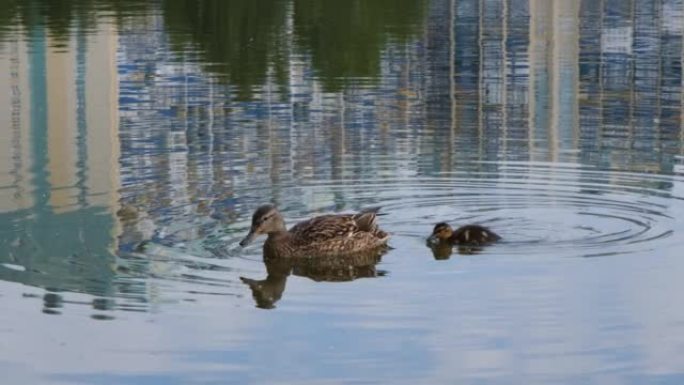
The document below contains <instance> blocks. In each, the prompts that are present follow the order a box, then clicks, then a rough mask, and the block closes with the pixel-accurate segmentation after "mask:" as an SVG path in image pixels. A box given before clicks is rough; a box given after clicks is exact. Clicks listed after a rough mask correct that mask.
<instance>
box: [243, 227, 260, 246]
mask: <svg viewBox="0 0 684 385" xmlns="http://www.w3.org/2000/svg"><path fill="white" fill-rule="evenodd" d="M256 236H257V234H256V233H255V232H254V230H249V234H247V236H246V237H245V238H243V239H242V240H241V241H240V246H242V247H245V246H247V245H249V244H250V243H252V241H253V240H254V238H256Z"/></svg>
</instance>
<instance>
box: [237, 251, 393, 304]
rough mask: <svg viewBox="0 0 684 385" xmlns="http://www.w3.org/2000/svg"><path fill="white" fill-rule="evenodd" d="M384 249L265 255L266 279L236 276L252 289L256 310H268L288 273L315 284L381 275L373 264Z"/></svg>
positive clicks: (280, 294)
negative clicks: (355, 251) (281, 256)
mask: <svg viewBox="0 0 684 385" xmlns="http://www.w3.org/2000/svg"><path fill="white" fill-rule="evenodd" d="M387 249H388V248H387V247H381V248H377V249H375V250H368V251H365V252H358V253H354V254H348V255H334V256H312V257H295V258H274V257H273V256H269V255H265V256H264V265H265V266H266V273H267V276H266V278H265V279H262V280H256V279H251V278H246V277H240V280H241V281H242V282H243V283H245V284H246V285H248V286H249V288H250V289H251V290H252V297H253V298H254V301H255V302H256V306H257V307H259V308H262V309H272V308H274V307H275V303H276V302H278V301H279V300H280V298H282V296H283V292H284V291H285V283H286V282H287V278H288V277H289V276H290V275H291V274H292V275H296V276H300V277H307V278H310V279H312V280H314V281H316V282H321V281H323V282H348V281H353V280H355V279H357V278H374V277H381V276H384V275H385V274H386V272H385V271H383V270H378V269H377V268H376V265H377V264H378V263H379V262H380V260H381V258H382V255H383V254H384V253H385V252H386V251H387Z"/></svg>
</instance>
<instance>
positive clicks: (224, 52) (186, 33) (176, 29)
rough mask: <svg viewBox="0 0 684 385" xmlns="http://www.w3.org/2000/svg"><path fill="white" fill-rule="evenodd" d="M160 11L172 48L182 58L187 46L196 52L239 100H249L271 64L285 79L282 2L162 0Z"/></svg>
mask: <svg viewBox="0 0 684 385" xmlns="http://www.w3.org/2000/svg"><path fill="white" fill-rule="evenodd" d="M162 9H163V14H164V21H165V23H166V26H167V28H168V30H169V32H170V33H171V40H172V44H173V48H174V49H175V50H177V51H178V52H180V53H181V54H183V55H185V54H186V51H187V49H188V48H189V47H188V45H190V46H191V47H193V48H196V49H198V50H199V54H200V55H201V61H202V62H204V63H205V64H206V65H207V66H208V68H209V69H210V70H212V71H214V72H218V73H220V74H222V75H224V76H225V79H226V81H228V82H229V83H231V84H234V85H236V86H237V87H238V97H240V98H247V97H249V96H251V92H250V89H251V88H252V87H253V86H256V85H261V84H263V83H264V82H265V79H266V73H267V71H268V69H269V66H272V67H273V69H274V70H275V71H277V72H279V73H281V76H280V78H281V79H282V78H283V76H282V72H283V71H284V65H283V62H282V55H279V51H280V50H281V40H282V39H283V32H284V24H285V9H286V3H285V2H283V1H280V0H237V1H221V0H206V1H201V2H197V1H193V0H165V1H164V2H163V3H162Z"/></svg>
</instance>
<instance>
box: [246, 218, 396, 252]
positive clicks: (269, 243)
mask: <svg viewBox="0 0 684 385" xmlns="http://www.w3.org/2000/svg"><path fill="white" fill-rule="evenodd" d="M379 209H380V208H379V207H375V208H370V209H366V210H362V211H361V212H359V213H356V214H328V215H321V216H317V217H313V218H311V219H308V220H305V221H302V222H299V223H297V224H296V225H294V226H292V228H290V230H287V228H286V227H285V221H284V220H283V217H282V216H281V215H280V213H279V212H278V210H277V209H276V208H275V206H273V205H263V206H261V207H259V208H258V209H257V210H256V211H255V212H254V215H253V216H252V227H251V228H250V230H249V234H247V236H246V237H245V238H244V239H243V240H242V241H241V242H240V246H243V247H244V246H246V245H248V244H249V243H250V242H252V241H253V240H254V238H256V237H257V236H259V235H260V234H266V235H268V238H267V239H266V242H265V243H264V257H265V258H284V257H285V258H291V257H313V256H329V255H348V254H352V253H357V252H362V251H367V250H372V249H375V248H379V247H383V246H384V245H385V244H386V243H387V240H388V239H389V234H387V233H386V232H384V231H382V230H380V229H379V228H378V225H377V223H376V222H377V213H378V210H379Z"/></svg>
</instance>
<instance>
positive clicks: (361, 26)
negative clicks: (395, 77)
mask: <svg viewBox="0 0 684 385" xmlns="http://www.w3.org/2000/svg"><path fill="white" fill-rule="evenodd" d="M294 4H295V12H294V25H295V33H296V35H297V38H298V40H299V42H300V43H301V44H302V46H303V47H304V48H305V49H306V50H307V51H308V52H310V53H311V56H312V58H311V60H312V64H313V67H314V69H315V70H316V72H317V75H318V76H319V77H321V79H322V80H323V83H324V85H325V86H326V88H327V89H328V90H336V89H339V88H340V86H341V85H342V83H343V82H347V81H348V80H349V79H351V78H370V79H375V78H377V77H378V74H379V70H380V54H381V51H382V49H383V47H384V45H385V44H386V43H387V42H388V40H390V39H391V38H395V39H397V40H399V41H404V40H407V39H408V38H410V37H412V36H414V35H415V34H417V32H418V31H419V29H420V22H421V20H422V18H423V9H424V3H423V1H421V0H373V1H364V0H352V1H318V0H296V1H295V2H294Z"/></svg>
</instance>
